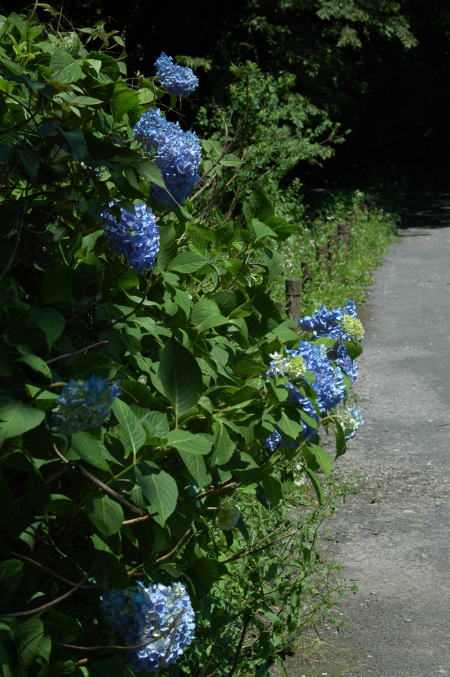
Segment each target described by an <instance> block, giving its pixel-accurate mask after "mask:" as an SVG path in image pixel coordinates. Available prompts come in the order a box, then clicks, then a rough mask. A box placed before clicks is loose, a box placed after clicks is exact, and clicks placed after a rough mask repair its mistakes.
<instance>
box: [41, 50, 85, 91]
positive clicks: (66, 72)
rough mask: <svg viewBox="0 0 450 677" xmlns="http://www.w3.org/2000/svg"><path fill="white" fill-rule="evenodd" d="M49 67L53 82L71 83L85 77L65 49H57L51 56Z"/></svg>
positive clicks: (76, 62)
mask: <svg viewBox="0 0 450 677" xmlns="http://www.w3.org/2000/svg"><path fill="white" fill-rule="evenodd" d="M49 66H50V68H51V70H52V75H51V79H52V80H53V82H61V83H72V82H78V80H82V79H83V78H85V77H86V75H85V74H84V73H83V69H82V68H81V66H80V64H79V63H78V61H76V60H75V59H74V58H73V56H72V55H71V54H70V52H67V51H66V50H65V49H57V50H55V52H54V53H53V54H52V57H51V59H50V63H49Z"/></svg>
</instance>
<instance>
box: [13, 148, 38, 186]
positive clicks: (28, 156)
mask: <svg viewBox="0 0 450 677" xmlns="http://www.w3.org/2000/svg"><path fill="white" fill-rule="evenodd" d="M17 155H18V156H19V159H20V161H21V163H22V165H23V166H24V167H25V169H26V171H27V173H28V176H29V177H30V179H31V180H32V181H36V179H37V175H38V172H39V156H38V155H37V153H35V152H34V151H33V150H29V149H26V148H23V149H20V148H19V149H18V150H17Z"/></svg>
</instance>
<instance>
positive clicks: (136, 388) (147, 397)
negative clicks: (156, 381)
mask: <svg viewBox="0 0 450 677" xmlns="http://www.w3.org/2000/svg"><path fill="white" fill-rule="evenodd" d="M120 390H121V391H122V393H123V394H124V395H126V396H127V398H128V399H129V400H131V401H132V402H133V403H135V404H139V405H141V406H142V407H149V406H150V405H151V403H152V401H153V396H152V392H151V390H150V388H149V387H148V386H146V385H145V384H144V383H141V382H140V381H135V380H134V379H131V378H127V379H125V380H123V381H121V382H120Z"/></svg>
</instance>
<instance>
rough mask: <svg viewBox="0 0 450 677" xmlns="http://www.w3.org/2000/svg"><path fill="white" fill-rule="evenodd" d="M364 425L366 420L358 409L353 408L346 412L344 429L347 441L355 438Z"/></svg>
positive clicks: (343, 421) (343, 422)
mask: <svg viewBox="0 0 450 677" xmlns="http://www.w3.org/2000/svg"><path fill="white" fill-rule="evenodd" d="M362 425H364V419H363V417H362V414H361V411H360V409H359V408H358V407H351V408H350V409H347V410H346V411H345V412H344V415H343V417H342V429H343V431H344V437H345V439H346V440H349V439H351V438H352V437H354V436H355V435H356V433H357V431H358V429H359V428H360V427H361V426H362Z"/></svg>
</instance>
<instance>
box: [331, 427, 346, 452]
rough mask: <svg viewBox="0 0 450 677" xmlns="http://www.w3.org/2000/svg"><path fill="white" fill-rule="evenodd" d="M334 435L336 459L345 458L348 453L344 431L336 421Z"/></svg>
mask: <svg viewBox="0 0 450 677" xmlns="http://www.w3.org/2000/svg"><path fill="white" fill-rule="evenodd" d="M335 426H336V427H335V429H334V434H335V437H336V458H338V457H339V456H343V455H344V454H345V452H346V451H347V444H346V441H345V437H344V431H343V430H342V426H341V424H340V423H339V421H335Z"/></svg>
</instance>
